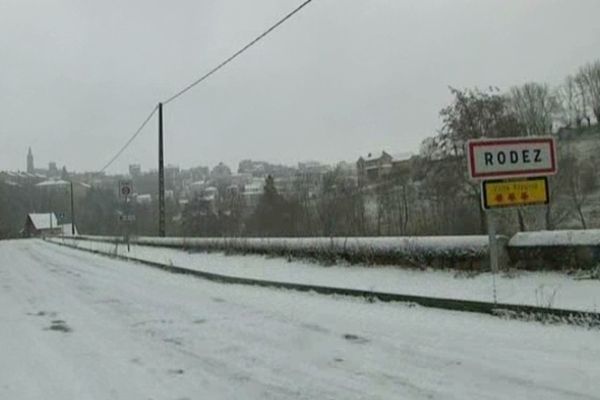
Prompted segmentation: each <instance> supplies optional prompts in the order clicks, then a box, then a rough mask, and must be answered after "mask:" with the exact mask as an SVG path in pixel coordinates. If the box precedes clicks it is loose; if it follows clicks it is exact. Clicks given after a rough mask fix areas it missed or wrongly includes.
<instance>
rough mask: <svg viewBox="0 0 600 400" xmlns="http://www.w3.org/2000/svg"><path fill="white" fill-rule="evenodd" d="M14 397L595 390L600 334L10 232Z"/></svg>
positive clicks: (0, 376)
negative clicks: (193, 269)
mask: <svg viewBox="0 0 600 400" xmlns="http://www.w3.org/2000/svg"><path fill="white" fill-rule="evenodd" d="M0 285H1V287H0V343H1V345H0V398H2V399H19V400H27V399H44V400H65V399H78V400H86V399H123V400H135V399H140V400H141V399H143V400H148V399H154V400H159V399H173V400H175V399H179V400H182V399H236V400H238V399H345V400H346V399H457V400H458V399H460V400H464V399H477V400H481V399H507V398H511V399H528V400H532V399H543V400H551V399H597V398H598V393H600V380H598V376H600V362H599V361H598V360H600V340H599V339H600V332H599V331H597V330H585V329H583V328H577V327H571V326H563V325H559V326H544V325H541V324H538V323H533V322H531V323H527V322H520V321H512V320H502V319H499V318H495V317H489V316H482V315H479V314H471V313H458V312H447V311H438V310H431V309H423V308H418V307H416V308H415V307H407V306H404V305H401V304H387V303H368V302H364V301H360V300H356V299H349V298H343V297H342V298H333V297H328V296H320V295H314V294H307V293H296V292H288V291H282V290H273V289H265V288H256V287H247V286H238V285H222V284H217V283H212V282H207V281H203V280H201V279H195V278H191V277H187V276H181V275H173V274H169V273H166V272H163V271H159V270H155V269H152V268H147V267H144V266H141V265H139V264H133V263H127V262H123V261H117V260H114V259H108V258H106V257H102V256H96V255H92V254H89V253H83V252H79V251H77V250H72V249H67V248H64V247H58V246H55V245H52V244H48V243H44V242H41V241H37V240H23V241H4V242H0Z"/></svg>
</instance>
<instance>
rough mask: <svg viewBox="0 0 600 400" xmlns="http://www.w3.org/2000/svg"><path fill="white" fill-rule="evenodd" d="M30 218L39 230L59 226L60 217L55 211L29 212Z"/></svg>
mask: <svg viewBox="0 0 600 400" xmlns="http://www.w3.org/2000/svg"><path fill="white" fill-rule="evenodd" d="M29 219H31V222H32V223H33V226H34V228H35V229H37V230H43V229H51V228H52V229H55V228H58V227H59V225H58V219H56V215H55V214H54V213H44V214H33V213H32V214H29Z"/></svg>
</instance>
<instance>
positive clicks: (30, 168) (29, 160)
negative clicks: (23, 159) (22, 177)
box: [27, 147, 35, 174]
mask: <svg viewBox="0 0 600 400" xmlns="http://www.w3.org/2000/svg"><path fill="white" fill-rule="evenodd" d="M27 172H28V173H30V174H33V173H34V172H35V168H34V166H33V153H32V152H31V147H30V148H29V152H27Z"/></svg>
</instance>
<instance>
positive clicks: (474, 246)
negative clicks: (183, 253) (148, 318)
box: [80, 236, 507, 270]
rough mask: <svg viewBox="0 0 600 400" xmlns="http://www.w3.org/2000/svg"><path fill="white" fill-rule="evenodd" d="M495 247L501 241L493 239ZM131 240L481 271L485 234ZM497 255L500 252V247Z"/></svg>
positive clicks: (134, 240)
mask: <svg viewBox="0 0 600 400" xmlns="http://www.w3.org/2000/svg"><path fill="white" fill-rule="evenodd" d="M80 238H82V239H85V240H94V241H109V242H115V241H122V238H120V237H118V238H117V237H101V236H80ZM498 239H499V242H500V244H501V246H500V247H501V248H502V249H504V248H505V244H506V242H507V239H506V238H505V237H499V238H498ZM131 242H132V243H136V244H140V245H146V246H160V247H173V248H183V249H191V250H198V251H229V252H237V253H254V254H272V255H279V256H288V257H289V256H294V257H308V258H315V259H318V260H321V261H328V262H335V261H337V260H338V259H342V260H345V261H347V262H350V263H366V264H380V265H406V264H409V265H413V266H424V265H425V266H428V267H434V268H458V269H479V270H481V269H485V268H487V266H488V265H489V262H488V257H489V256H488V238H487V236H435V237H434V236H431V237H352V238H341V237H335V238H326V237H317V238H176V237H167V238H158V237H137V238H132V239H131ZM501 253H504V252H503V251H501Z"/></svg>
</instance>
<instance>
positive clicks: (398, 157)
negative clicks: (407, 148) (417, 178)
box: [392, 152, 413, 161]
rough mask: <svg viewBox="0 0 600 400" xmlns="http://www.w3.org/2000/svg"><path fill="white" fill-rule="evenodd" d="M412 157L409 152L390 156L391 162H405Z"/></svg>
mask: <svg viewBox="0 0 600 400" xmlns="http://www.w3.org/2000/svg"><path fill="white" fill-rule="evenodd" d="M412 156H413V154H412V153H411V152H402V153H394V154H392V159H393V161H406V160H410V159H411V158H412Z"/></svg>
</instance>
